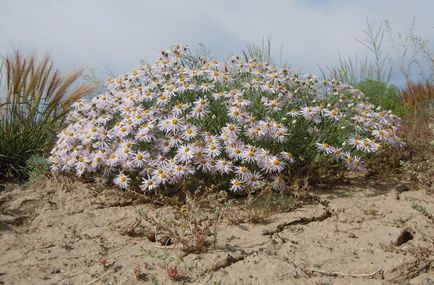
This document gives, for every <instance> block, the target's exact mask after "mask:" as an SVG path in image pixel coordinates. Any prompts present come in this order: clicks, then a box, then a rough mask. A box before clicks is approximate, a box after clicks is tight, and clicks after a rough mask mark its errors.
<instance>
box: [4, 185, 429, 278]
mask: <svg viewBox="0 0 434 285" xmlns="http://www.w3.org/2000/svg"><path fill="white" fill-rule="evenodd" d="M402 185H404V186H402ZM411 185H412V184H403V182H402V181H401V178H399V177H390V178H388V179H382V180H378V179H377V180H375V179H366V178H365V179H360V178H354V179H352V180H351V183H349V184H347V185H340V186H336V187H333V188H327V189H317V190H315V191H316V193H317V194H318V195H319V196H320V198H321V199H322V200H327V201H329V203H328V204H326V205H323V204H320V203H316V204H314V205H306V206H303V207H301V208H298V209H296V210H294V211H291V212H288V213H279V214H275V215H272V216H271V217H270V219H269V222H267V223H260V224H255V223H241V224H237V225H228V224H225V223H223V224H220V225H219V226H218V228H217V237H216V242H215V245H213V246H212V247H210V248H209V249H208V250H207V251H205V252H204V253H190V254H186V253H183V252H181V250H180V249H179V248H178V247H177V246H176V245H173V244H172V245H169V244H167V245H161V244H160V243H157V242H153V240H152V237H149V236H147V234H149V230H150V229H151V225H149V224H147V223H146V222H144V221H139V220H138V214H137V211H138V210H142V211H149V213H152V212H153V211H154V210H155V209H156V208H159V211H162V210H163V211H165V210H167V212H168V213H170V211H171V210H172V208H171V207H169V206H165V207H157V206H155V205H153V204H151V203H145V202H144V201H142V200H141V199H140V198H138V197H135V196H134V197H133V196H132V194H131V193H129V194H128V193H125V194H124V193H120V192H119V191H117V190H106V191H101V190H96V189H94V188H93V187H92V186H91V185H88V184H84V183H81V182H73V181H68V180H66V179H51V180H44V181H41V182H39V183H36V184H34V185H32V186H30V187H17V186H14V187H11V186H7V187H6V189H5V190H3V191H2V192H0V213H1V214H0V243H1V248H0V284H172V283H190V284H434V269H433V266H434V263H433V262H434V220H433V217H434V197H433V195H432V192H430V191H427V190H426V189H419V188H418V187H414V188H413V187H412V186H411ZM410 236H411V238H410ZM430 280H431V281H430ZM430 282H431V283H430Z"/></svg>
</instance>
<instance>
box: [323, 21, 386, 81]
mask: <svg viewBox="0 0 434 285" xmlns="http://www.w3.org/2000/svg"><path fill="white" fill-rule="evenodd" d="M363 34H364V37H363V38H361V39H357V40H356V41H357V42H358V43H360V44H361V45H363V46H364V47H366V48H367V49H368V51H369V52H370V54H371V55H372V57H373V58H372V59H371V58H370V57H367V56H366V57H364V58H359V57H358V56H354V57H351V56H348V57H347V58H345V57H342V56H341V55H339V64H338V65H332V66H327V67H326V68H325V69H323V68H321V67H320V70H321V73H322V77H323V78H324V79H335V80H338V81H340V82H344V83H347V84H351V85H353V86H356V85H357V84H358V83H360V82H363V81H366V80H370V81H377V82H383V83H388V82H389V81H390V79H391V77H392V71H393V67H392V65H391V64H390V57H389V54H388V53H386V52H384V37H385V28H384V27H383V24H379V25H375V24H372V23H370V22H369V21H367V22H366V29H365V30H364V31H363Z"/></svg>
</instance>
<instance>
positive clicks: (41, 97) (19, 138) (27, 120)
mask: <svg viewBox="0 0 434 285" xmlns="http://www.w3.org/2000/svg"><path fill="white" fill-rule="evenodd" d="M81 75H82V71H77V72H74V73H72V74H69V75H62V74H61V73H60V72H59V71H58V70H57V69H54V67H53V63H52V61H51V60H50V59H49V58H48V57H45V58H43V59H42V60H40V61H37V59H36V58H35V57H34V56H30V57H24V56H23V55H22V54H21V53H20V52H18V51H17V52H15V53H14V54H11V55H8V56H6V57H4V58H3V59H2V62H1V78H0V85H1V86H0V87H1V89H0V178H11V177H17V178H22V177H25V176H26V161H27V160H28V159H29V158H30V157H32V156H34V155H39V156H44V155H45V156H46V155H47V152H48V151H49V150H50V149H51V148H52V147H53V144H54V142H55V140H56V132H57V130H58V129H59V127H61V126H62V123H63V120H64V118H65V115H66V114H67V112H68V111H69V109H70V107H71V104H72V103H73V102H76V101H77V100H79V99H80V98H82V97H83V96H85V95H87V94H89V93H90V92H91V91H92V89H93V85H92V84H84V85H80V84H77V81H78V79H79V78H80V76H81Z"/></svg>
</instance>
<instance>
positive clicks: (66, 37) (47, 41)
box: [0, 0, 434, 72]
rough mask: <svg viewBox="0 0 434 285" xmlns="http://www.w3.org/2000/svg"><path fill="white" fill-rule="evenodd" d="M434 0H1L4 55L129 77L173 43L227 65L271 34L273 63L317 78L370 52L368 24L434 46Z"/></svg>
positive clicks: (0, 44) (0, 40) (1, 49)
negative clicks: (385, 25)
mask: <svg viewBox="0 0 434 285" xmlns="http://www.w3.org/2000/svg"><path fill="white" fill-rule="evenodd" d="M432 11H434V1H432V0H418V1H409V0H408V1H406V0H393V1H392V0H390V1H385V0H384V1H380V0H355V1H344V0H341V1H339V0H323V1H321V0H305V1H301V0H299V1H278V0H276V1H271V0H268V1H259V0H255V1H235V0H232V1H229V0H220V1H204V0H202V1H200V0H184V1H175V0H173V1H139V0H135V1H133V0H130V1H114V0H75V1H67V0H63V1H61V0H39V1H31V0H28V1H25V0H14V1H6V0H0V52H1V53H5V52H7V51H11V50H12V49H13V48H19V49H24V50H26V51H37V52H39V53H45V52H49V53H50V54H51V55H53V57H54V59H55V60H56V62H57V63H58V64H59V65H60V66H61V67H62V68H66V69H75V68H80V67H87V68H95V69H96V70H103V69H106V68H108V69H111V70H113V71H115V72H128V71H130V70H132V69H134V68H135V67H137V66H138V65H139V62H140V60H141V59H145V60H147V61H152V60H153V59H154V57H155V56H156V54H157V53H158V51H159V50H160V49H165V48H167V47H168V46H170V45H171V44H175V43H191V44H197V43H199V42H202V43H204V44H205V45H206V46H207V47H208V48H209V49H210V50H211V52H212V53H213V55H215V56H217V57H219V58H222V59H224V58H225V57H226V56H228V55H230V54H233V53H237V52H240V49H241V48H243V47H245V45H246V44H247V43H251V42H255V43H259V42H260V41H261V39H262V38H263V37H267V36H271V38H272V44H273V48H274V55H275V57H279V52H280V46H281V45H282V46H283V58H284V59H287V61H288V63H289V64H290V65H291V66H292V67H293V68H295V69H300V68H303V70H304V71H312V72H318V70H317V64H321V65H328V64H333V63H335V62H336V60H337V57H338V53H341V54H343V55H346V54H351V55H354V54H356V53H357V54H359V55H363V54H366V50H365V49H364V48H363V47H362V46H361V45H360V44H358V43H357V42H356V41H355V39H356V38H360V37H362V36H363V35H362V30H363V28H364V25H365V23H366V19H369V20H370V21H373V22H377V23H379V22H381V21H384V20H386V19H388V20H389V21H390V22H391V24H392V26H393V27H394V28H395V29H396V30H405V29H406V28H407V27H408V25H409V24H410V22H411V20H412V18H413V17H416V32H417V33H419V34H421V35H422V36H424V37H425V38H428V39H429V40H430V42H431V43H433V42H434V33H433V30H434V22H433V20H432V15H431V14H432Z"/></svg>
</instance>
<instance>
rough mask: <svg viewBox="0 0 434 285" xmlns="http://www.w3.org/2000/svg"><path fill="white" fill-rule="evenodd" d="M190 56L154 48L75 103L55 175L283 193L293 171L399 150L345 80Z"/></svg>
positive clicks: (389, 120)
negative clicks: (136, 65)
mask: <svg viewBox="0 0 434 285" xmlns="http://www.w3.org/2000/svg"><path fill="white" fill-rule="evenodd" d="M189 54H190V53H189V49H188V47H187V46H175V47H173V48H171V49H170V50H167V51H162V52H161V55H160V57H159V58H158V59H157V61H156V62H155V63H154V64H148V65H143V66H142V67H141V68H140V69H139V70H136V71H133V72H132V73H131V74H126V75H121V76H119V77H117V78H115V79H112V80H110V81H109V82H108V86H107V87H108V89H107V92H105V93H104V94H101V95H99V96H96V97H94V98H92V99H91V100H89V101H83V100H81V101H77V102H75V103H74V104H73V110H72V111H71V112H70V113H69V114H68V117H67V122H68V125H67V127H66V128H64V129H63V130H62V131H61V132H59V134H58V140H57V143H56V145H55V147H54V148H53V150H52V152H51V156H50V162H51V169H52V171H53V172H63V173H71V174H74V175H76V176H79V177H86V178H94V179H95V180H96V181H98V182H100V183H108V184H114V185H116V186H118V187H119V188H122V189H126V188H134V189H139V188H140V189H141V190H142V191H155V190H160V189H164V190H176V189H180V188H183V187H189V189H191V188H193V189H196V188H194V187H195V186H196V187H197V186H198V185H199V183H206V184H208V185H209V184H215V185H217V186H219V187H221V188H222V189H229V190H230V191H233V192H240V191H249V190H252V189H256V188H258V187H264V186H270V187H272V188H273V189H276V190H280V191H283V190H285V189H286V187H287V186H288V185H289V184H291V182H292V180H291V179H292V178H293V177H294V175H297V174H301V175H309V174H319V173H320V171H323V170H324V171H328V170H339V171H346V170H352V171H360V170H363V169H364V160H370V159H371V158H372V157H375V156H376V155H377V154H378V152H379V150H380V149H381V148H382V147H383V146H385V145H391V146H395V147H398V146H400V145H402V142H401V140H400V139H399V138H398V136H397V135H396V131H397V130H398V129H399V118H398V117H397V116H395V115H394V114H393V113H391V112H387V111H377V110H376V106H374V105H372V104H370V103H369V102H368V101H367V100H366V98H365V96H364V95H363V93H361V92H360V91H359V90H357V89H355V88H352V87H351V86H349V85H346V84H342V83H339V82H337V81H320V80H318V79H317V78H316V77H315V76H313V75H305V76H301V75H298V74H296V73H293V72H291V71H290V70H288V69H285V68H278V67H275V66H272V65H270V64H268V63H264V62H260V61H258V60H255V59H251V60H248V61H243V60H241V59H240V57H237V56H234V57H232V58H230V59H229V60H228V61H226V62H220V61H218V60H215V59H207V58H201V59H199V60H191V59H190V56H189Z"/></svg>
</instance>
